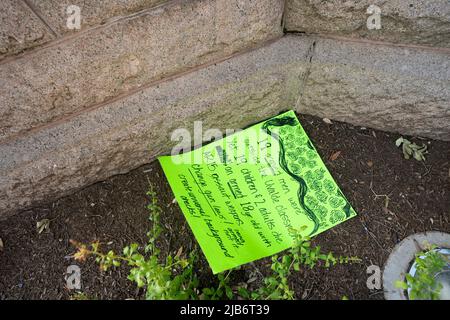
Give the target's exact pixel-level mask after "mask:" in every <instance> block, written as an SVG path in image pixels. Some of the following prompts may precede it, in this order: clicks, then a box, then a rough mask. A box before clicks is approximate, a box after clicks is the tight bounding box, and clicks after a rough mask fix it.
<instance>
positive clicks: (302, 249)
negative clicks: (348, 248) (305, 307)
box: [239, 227, 361, 300]
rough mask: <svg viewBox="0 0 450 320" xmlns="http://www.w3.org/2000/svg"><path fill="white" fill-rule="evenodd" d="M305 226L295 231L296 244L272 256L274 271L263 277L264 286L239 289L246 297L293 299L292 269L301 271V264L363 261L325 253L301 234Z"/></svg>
mask: <svg viewBox="0 0 450 320" xmlns="http://www.w3.org/2000/svg"><path fill="white" fill-rule="evenodd" d="M305 228H306V227H303V228H302V229H300V230H299V231H296V232H295V235H296V236H295V240H294V244H293V246H292V247H291V248H290V249H288V250H287V252H286V253H285V254H284V255H282V256H278V255H274V256H272V264H271V271H272V273H271V274H270V275H269V276H267V277H265V278H264V279H263V284H264V285H263V286H261V287H260V288H258V289H257V290H256V291H254V292H252V293H250V292H248V291H247V290H243V289H241V290H240V291H239V293H240V294H241V295H242V296H243V297H244V298H252V299H255V300H260V299H264V300H279V299H283V300H292V299H294V292H293V290H292V289H291V288H290V286H289V276H290V275H291V274H292V271H300V268H301V266H306V267H309V268H310V269H312V268H314V267H316V266H317V265H318V264H319V263H322V264H323V266H324V267H325V268H329V267H330V266H333V265H336V264H337V263H341V264H347V263H355V262H360V261H361V260H360V259H359V258H357V257H345V256H339V257H335V256H334V255H333V253H332V252H328V253H326V254H325V253H323V252H322V250H321V248H320V246H316V247H312V246H311V242H310V240H311V239H310V238H309V237H305V236H302V235H301V232H302V231H303V230H305Z"/></svg>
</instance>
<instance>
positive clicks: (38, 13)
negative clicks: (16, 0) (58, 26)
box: [21, 0, 61, 39]
mask: <svg viewBox="0 0 450 320" xmlns="http://www.w3.org/2000/svg"><path fill="white" fill-rule="evenodd" d="M21 1H22V3H23V4H24V6H26V7H28V8H29V9H30V11H31V12H33V14H34V15H35V16H36V17H37V18H38V19H39V20H40V21H41V22H42V23H43V24H44V26H45V27H46V28H47V30H48V31H49V32H50V33H51V34H52V35H53V36H54V37H55V39H56V38H59V37H60V36H61V35H60V34H59V33H58V32H56V31H55V28H53V27H52V26H51V25H50V23H49V22H48V21H47V20H45V19H44V17H43V15H42V14H41V12H39V10H38V9H37V8H36V7H35V6H34V5H33V4H32V3H31V2H30V1H29V0H21Z"/></svg>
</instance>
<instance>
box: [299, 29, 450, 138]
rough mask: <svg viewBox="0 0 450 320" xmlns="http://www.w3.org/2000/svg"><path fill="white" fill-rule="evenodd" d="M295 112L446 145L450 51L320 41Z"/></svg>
mask: <svg viewBox="0 0 450 320" xmlns="http://www.w3.org/2000/svg"><path fill="white" fill-rule="evenodd" d="M296 108H297V110H298V111H299V112H303V113H308V114H312V115H316V116H319V117H327V118H330V119H336V120H340V121H344V122H349V123H353V124H356V125H361V126H366V127H372V128H376V129H380V130H385V131H393V132H400V133H402V134H408V135H416V136H424V137H429V138H434V139H441V140H450V51H449V52H447V53H445V52H439V51H437V52H436V51H433V50H423V49H416V48H402V47H392V46H382V45H372V44H369V43H357V42H345V41H338V40H333V39H324V38H318V40H317V42H316V45H315V50H314V53H313V54H312V55H311V64H310V68H309V71H308V77H307V79H306V82H305V85H304V87H303V90H302V92H301V95H300V98H299V100H298V103H297V106H296Z"/></svg>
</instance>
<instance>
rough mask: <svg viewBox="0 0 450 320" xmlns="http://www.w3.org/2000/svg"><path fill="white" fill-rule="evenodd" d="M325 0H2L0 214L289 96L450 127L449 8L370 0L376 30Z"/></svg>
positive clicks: (273, 108)
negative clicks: (76, 19)
mask: <svg viewBox="0 0 450 320" xmlns="http://www.w3.org/2000/svg"><path fill="white" fill-rule="evenodd" d="M339 3H340V2H339ZM339 3H338V2H337V1H328V2H324V1H315V0H311V1H300V0H287V1H286V2H285V1H283V0H261V1H244V0H172V1H158V0H131V1H127V2H124V1H121V0H112V1H100V0H93V1H89V2H87V1H81V0H73V1H72V0H63V1H56V0H22V1H12V0H7V1H3V2H2V3H1V4H0V7H2V9H3V10H0V20H1V22H2V24H1V27H0V155H1V157H0V218H2V217H5V216H6V215H8V214H11V213H14V212H17V211H20V210H24V209H27V208H30V207H32V206H35V205H39V204H40V203H42V202H43V201H48V200H53V199H56V198H58V197H61V196H63V195H65V194H68V193H70V192H73V191H75V190H77V189H79V188H82V187H84V186H86V185H89V184H92V183H95V182H97V181H101V180H102V179H105V178H107V177H109V176H111V175H114V174H118V173H124V172H127V171H129V170H131V169H133V168H136V167H137V166H140V165H142V164H144V163H148V162H149V161H151V160H153V159H155V157H156V156H158V155H161V154H164V153H168V152H169V151H170V148H171V146H172V142H171V141H170V135H171V133H172V131H173V130H174V129H176V128H180V127H184V128H187V129H192V126H193V122H194V121H196V120H202V121H203V125H204V130H206V129H208V128H221V129H226V128H230V129H237V128H242V127H245V126H247V125H250V124H252V123H255V122H257V121H259V120H263V119H264V118H267V117H269V116H272V115H274V114H277V113H278V112H281V111H285V110H288V109H295V110H296V111H298V112H303V113H308V114H313V115H317V116H320V117H328V118H330V119H336V120H342V121H347V122H351V123H354V124H358V125H362V126H367V127H373V128H377V129H382V130H390V131H394V132H399V133H401V134H410V135H419V136H424V137H430V138H436V139H442V140H450V93H449V88H450V65H449V61H450V59H449V57H450V48H449V46H448V40H449V37H448V10H447V9H448V6H445V3H443V2H440V1H428V2H426V3H425V2H420V1H410V4H413V6H412V7H411V6H409V5H408V6H405V5H404V4H405V2H403V1H400V2H398V3H397V2H396V1H392V2H386V1H384V2H377V1H375V3H377V4H378V5H379V6H380V8H381V9H382V12H384V13H383V14H384V15H385V16H382V17H381V19H382V20H381V21H382V26H383V28H384V29H383V28H382V29H380V30H371V31H370V32H369V31H367V29H366V28H365V23H366V18H367V14H366V13H365V12H366V11H365V10H366V9H367V6H368V4H369V2H366V1H345V2H344V3H343V4H341V5H338V4H339ZM388 3H389V4H388ZM395 3H397V4H398V5H399V7H398V8H395V6H394V5H395ZM408 3H409V2H408ZM447 3H448V2H447ZM69 4H74V5H78V6H79V7H80V8H81V16H82V20H81V21H82V24H81V28H80V30H69V29H67V25H66V17H67V12H66V11H65V10H66V8H67V5H69ZM419 4H420V6H419ZM411 8H415V10H417V12H416V11H414V12H416V13H415V15H414V14H413V13H414V12H413V11H411V10H412V9H411ZM330 9H333V10H331V11H330ZM394 9H395V10H394ZM389 10H391V11H389ZM405 10H406V11H405ZM446 10H447V11H446ZM389 12H394V13H389ZM411 12H412V13H411ZM388 13H389V14H388ZM394 17H401V19H400V18H399V20H398V21H403V22H404V23H403V22H402V23H403V24H401V23H400V22H396V21H394V20H393V18H394ZM350 18H352V19H350ZM408 19H409V20H408ZM383 21H384V22H383ZM390 21H391V22H392V24H390ZM405 21H406V22H405ZM407 25H408V26H412V27H411V28H406V26H407ZM283 27H284V28H285V30H286V31H287V32H297V33H300V32H301V33H304V34H297V35H290V34H288V35H284V36H283ZM408 30H409V31H408ZM410 30H416V31H415V32H412V33H411V32H410ZM373 40H377V41H373Z"/></svg>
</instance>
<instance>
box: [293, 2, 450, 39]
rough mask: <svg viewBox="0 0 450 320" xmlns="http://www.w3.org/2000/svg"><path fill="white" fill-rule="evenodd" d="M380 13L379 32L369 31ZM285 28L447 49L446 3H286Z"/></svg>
mask: <svg viewBox="0 0 450 320" xmlns="http://www.w3.org/2000/svg"><path fill="white" fill-rule="evenodd" d="M371 5H376V6H377V7H378V8H379V9H380V23H381V29H368V28H367V20H368V18H369V17H370V16H371V15H372V14H374V13H376V11H375V10H369V11H370V13H368V9H369V7H370V6H371ZM285 28H286V30H287V31H290V32H305V33H321V34H334V35H340V36H350V37H355V38H365V39H371V40H381V41H389V42H393V43H404V44H417V45H427V46H436V47H446V48H450V2H449V1H448V0H389V1H386V0H348V1H341V0H327V1H322V0H287V5H286V22H285Z"/></svg>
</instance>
